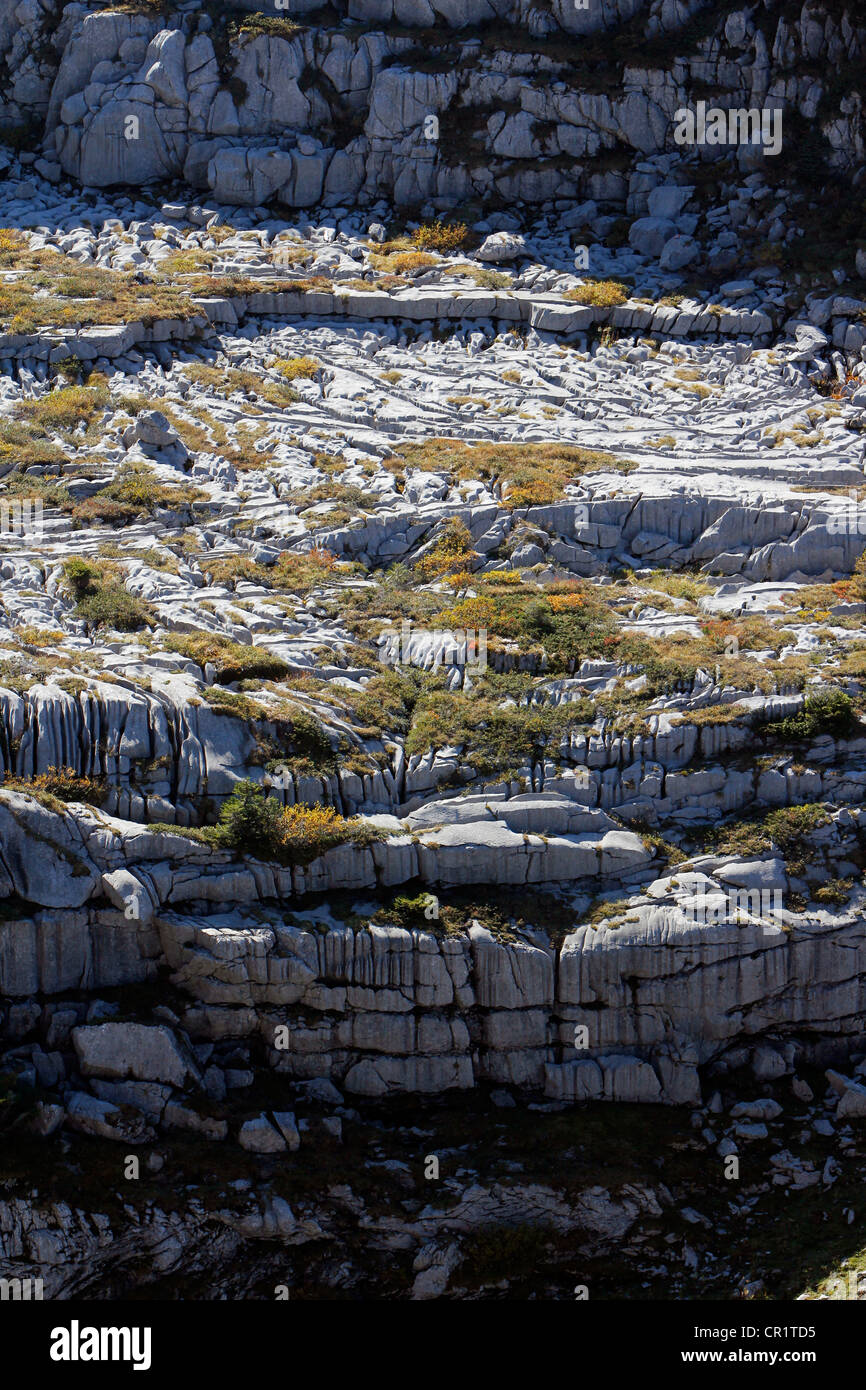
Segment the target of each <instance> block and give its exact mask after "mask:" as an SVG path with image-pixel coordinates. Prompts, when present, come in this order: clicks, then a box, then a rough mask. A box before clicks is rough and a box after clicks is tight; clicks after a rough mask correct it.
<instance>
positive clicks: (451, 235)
mask: <svg viewBox="0 0 866 1390" xmlns="http://www.w3.org/2000/svg"><path fill="white" fill-rule="evenodd" d="M468 235H469V228H468V227H467V226H466V224H465V222H425V223H423V225H422V226H420V227H416V228H415V230H414V232H413V233H412V237H411V240H412V244H413V246H417V247H419V248H420V249H421V250H422V251H439V252H441V253H442V254H443V255H448V253H449V252H451V251H457V250H459V248H460V247H461V246H462V245H463V243H464V242H465V241H466V238H467V237H468Z"/></svg>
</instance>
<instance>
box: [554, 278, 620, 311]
mask: <svg viewBox="0 0 866 1390" xmlns="http://www.w3.org/2000/svg"><path fill="white" fill-rule="evenodd" d="M628 296H629V291H628V288H627V287H626V286H625V285H621V284H620V283H619V281H618V280H588V281H587V282H586V284H583V285H575V287H574V289H571V290H566V292H565V296H564V297H565V298H566V299H570V300H571V301H572V303H574V304H587V305H590V306H592V307H593V308H596V309H613V308H615V307H616V306H617V305H618V304H625V302H626V300H627V299H628Z"/></svg>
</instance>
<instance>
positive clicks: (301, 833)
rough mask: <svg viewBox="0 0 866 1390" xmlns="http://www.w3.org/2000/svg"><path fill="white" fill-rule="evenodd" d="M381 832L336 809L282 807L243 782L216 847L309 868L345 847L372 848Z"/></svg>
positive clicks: (225, 813) (223, 816) (223, 815)
mask: <svg viewBox="0 0 866 1390" xmlns="http://www.w3.org/2000/svg"><path fill="white" fill-rule="evenodd" d="M381 837H382V836H381V832H378V831H376V830H374V829H373V828H372V827H371V826H368V825H366V824H365V823H364V821H363V820H361V819H360V818H359V817H352V818H351V819H346V817H344V816H341V815H339V813H338V812H337V811H335V810H334V809H333V807H331V806H285V807H284V806H281V805H280V803H279V802H278V801H277V800H275V799H274V798H273V797H268V796H265V795H264V793H263V791H262V789H261V787H259V786H257V785H256V783H255V782H239V783H238V785H237V786H236V787H235V789H234V791H233V792H232V794H231V796H230V797H229V798H228V800H227V801H226V802H225V804H224V806H223V808H222V811H221V812H220V817H219V823H218V825H217V826H216V827H215V829H214V831H213V832H212V838H213V841H214V843H215V844H218V845H220V846H222V847H224V848H226V849H232V850H236V851H238V852H240V853H242V854H253V855H255V856H256V858H258V859H262V858H272V859H276V860H279V861H280V862H284V863H289V864H305V863H309V862H310V861H311V860H313V859H317V858H318V857H319V855H321V854H324V853H325V852H326V851H327V850H329V849H333V848H335V846H337V845H343V844H348V843H352V844H361V845H363V844H371V843H372V842H373V841H374V840H376V839H379V838H381Z"/></svg>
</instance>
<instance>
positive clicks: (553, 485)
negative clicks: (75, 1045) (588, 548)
mask: <svg viewBox="0 0 866 1390" xmlns="http://www.w3.org/2000/svg"><path fill="white" fill-rule="evenodd" d="M396 454H397V458H395V459H391V460H388V461H386V465H385V466H386V467H388V468H390V469H391V470H392V471H395V472H396V471H397V470H398V469H399V468H405V467H411V468H419V469H424V470H430V471H431V472H437V473H438V472H443V473H445V474H447V475H448V476H449V477H450V478H451V479H452V480H453V481H455V482H462V481H468V480H474V479H481V480H482V481H483V482H486V483H489V484H491V485H493V484H496V483H499V484H501V486H502V489H503V496H504V502H505V505H506V506H509V507H512V508H513V507H531V506H538V505H544V504H546V503H550V502H556V501H560V500H561V499H562V497H563V496H564V493H565V488H566V486H567V485H568V484H569V483H572V482H576V481H577V480H578V479H579V478H582V477H583V476H584V475H585V474H587V473H597V472H600V471H603V470H608V469H609V470H610V471H611V472H617V473H630V472H631V471H632V469H633V468H635V467H636V464H634V463H632V462H631V460H629V459H622V458H618V457H617V456H616V455H614V454H607V453H602V452H600V451H598V450H592V449H582V448H580V447H579V446H578V445H572V444H507V443H506V444H501V443H478V444H464V443H463V441H462V440H459V439H427V440H424V441H423V442H422V443H417V444H403V445H399V446H398V447H397V450H396ZM395 465H396V466H395Z"/></svg>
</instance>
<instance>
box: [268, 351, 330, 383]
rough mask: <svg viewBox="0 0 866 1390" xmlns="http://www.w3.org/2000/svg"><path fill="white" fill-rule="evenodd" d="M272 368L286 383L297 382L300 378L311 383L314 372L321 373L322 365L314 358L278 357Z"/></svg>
mask: <svg viewBox="0 0 866 1390" xmlns="http://www.w3.org/2000/svg"><path fill="white" fill-rule="evenodd" d="M274 367H275V368H276V370H277V371H278V372H281V373H282V375H283V376H284V377H285V378H286V380H287V381H297V380H298V379H299V378H301V377H303V378H306V380H308V381H312V379H313V377H314V376H315V375H316V372H318V371H321V368H322V364H321V362H317V361H316V359H315V357H280V358H278V360H277V361H276V362H275V363H274Z"/></svg>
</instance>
